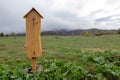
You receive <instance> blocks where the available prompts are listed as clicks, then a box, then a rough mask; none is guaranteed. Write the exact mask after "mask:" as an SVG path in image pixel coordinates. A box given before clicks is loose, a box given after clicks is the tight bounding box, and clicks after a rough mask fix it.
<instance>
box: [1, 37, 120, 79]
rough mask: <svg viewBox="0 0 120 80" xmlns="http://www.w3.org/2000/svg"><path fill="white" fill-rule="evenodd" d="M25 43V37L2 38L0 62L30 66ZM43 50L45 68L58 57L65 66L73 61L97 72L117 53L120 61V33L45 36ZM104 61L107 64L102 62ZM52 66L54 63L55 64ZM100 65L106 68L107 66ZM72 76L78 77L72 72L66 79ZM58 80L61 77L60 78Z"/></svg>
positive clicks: (40, 62)
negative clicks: (89, 35) (97, 67)
mask: <svg viewBox="0 0 120 80" xmlns="http://www.w3.org/2000/svg"><path fill="white" fill-rule="evenodd" d="M24 44H25V37H0V63H1V65H3V64H4V65H8V66H9V68H10V69H11V68H13V69H14V68H16V66H20V64H21V65H22V66H23V65H24V64H25V65H26V66H30V64H31V61H30V59H28V58H27V57H26V52H25V49H24ZM42 49H43V54H42V57H41V58H38V64H42V65H43V66H44V67H45V68H46V66H47V68H48V66H50V64H52V63H54V60H55V61H58V62H59V61H61V63H59V64H61V65H64V64H63V63H64V61H65V64H68V65H69V63H72V64H73V65H78V66H81V67H83V68H84V69H85V70H87V71H88V72H89V71H93V72H94V71H95V70H94V68H95V67H96V66H98V64H99V66H102V65H101V64H103V63H105V66H106V63H108V62H109V60H111V59H113V60H114V57H116V56H117V57H116V58H117V61H116V62H120V58H119V53H120V36H119V35H108V36H105V35H104V36H92V37H85V36H42ZM114 54H115V55H114ZM116 54H117V55H116ZM86 55H87V56H86ZM106 59H107V62H106ZM115 60H116V59H115ZM49 61H53V62H51V63H50V62H49ZM99 61H100V62H99ZM102 61H103V63H101V62H102ZM46 62H47V63H46ZM110 63H111V62H110ZM114 63H115V62H114ZM46 64H49V65H46ZM55 64H58V63H56V62H55ZM117 64H118V63H117ZM110 65H111V64H110ZM51 66H53V64H52V65H51ZM115 66H116V65H115ZM53 67H54V66H53ZM59 67H60V66H59ZM108 67H110V66H108ZM117 67H118V65H117ZM45 68H44V69H45ZM100 68H103V66H102V67H100ZM60 69H61V68H60ZM74 69H75V68H74ZM110 69H111V68H110ZM0 70H2V69H0ZM119 70H120V69H119ZM65 72H66V71H65ZM106 72H107V71H106ZM61 73H62V72H61ZM74 73H75V72H74ZM96 73H97V72H96ZM96 73H94V74H93V73H90V74H91V76H93V75H95V74H96ZM103 73H104V71H103ZM1 74H2V73H1ZM59 74H60V72H59ZM64 74H65V73H64ZM66 74H67V73H66ZM86 74H88V73H86ZM111 74H112V73H111ZM116 74H117V73H116ZM67 75H68V74H67ZM103 75H104V74H102V72H101V74H97V76H99V77H101V76H102V78H104V77H103ZM50 76H51V75H49V76H47V77H50ZM52 76H53V75H52ZM84 76H85V75H84ZM91 76H90V75H89V76H88V75H87V77H91ZM104 76H105V75H104ZM119 76H120V74H117V79H116V78H114V80H119V79H118V77H119ZM45 77H46V76H45ZM57 78H58V77H57ZM76 78H77V77H76ZM0 79H1V80H2V79H3V78H0ZM45 79H47V78H45ZM52 79H54V80H56V78H52ZM52 79H49V80H52ZM70 79H71V80H73V79H74V78H73V79H72V78H71V77H70V75H69V76H68V77H67V78H66V80H70ZM77 79H78V78H77ZM77 79H74V80H77ZM100 79H101V78H99V79H97V78H95V77H94V79H93V78H91V79H87V80H100ZM106 79H107V80H108V79H109V78H107V77H106ZM112 79H113V78H112ZM6 80H7V79H6ZM13 80H14V79H13ZM21 80H22V79H21ZM25 80H27V79H25ZM28 80H29V79H28ZM33 80H34V79H33ZM57 80H61V78H58V79H57ZM79 80H85V78H80V79H79Z"/></svg>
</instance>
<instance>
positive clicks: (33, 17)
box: [32, 17, 35, 26]
mask: <svg viewBox="0 0 120 80" xmlns="http://www.w3.org/2000/svg"><path fill="white" fill-rule="evenodd" d="M32 20H33V26H34V24H35V18H34V17H33V18H32Z"/></svg>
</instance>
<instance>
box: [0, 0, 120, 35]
mask: <svg viewBox="0 0 120 80" xmlns="http://www.w3.org/2000/svg"><path fill="white" fill-rule="evenodd" d="M32 7H34V8H36V9H37V10H38V11H39V12H40V13H41V14H42V16H43V17H44V19H43V20H42V30H43V31H44V30H56V29H89V28H98V29H118V28H120V0H0V32H4V33H10V32H25V20H24V19H23V16H24V15H25V14H26V13H27V12H28V11H29V10H30V9H31V8H32Z"/></svg>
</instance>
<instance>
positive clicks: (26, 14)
mask: <svg viewBox="0 0 120 80" xmlns="http://www.w3.org/2000/svg"><path fill="white" fill-rule="evenodd" d="M32 10H34V11H35V12H36V13H37V14H38V15H39V16H40V17H41V18H43V16H42V15H41V14H40V13H39V12H38V11H37V10H36V9H35V8H32V9H31V10H30V11H29V12H28V13H27V14H26V15H25V16H24V18H26V16H27V15H28V14H29V13H30V12H31V11H32Z"/></svg>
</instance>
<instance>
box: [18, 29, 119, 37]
mask: <svg viewBox="0 0 120 80" xmlns="http://www.w3.org/2000/svg"><path fill="white" fill-rule="evenodd" d="M85 31H86V32H93V33H94V32H96V31H100V32H103V31H104V32H105V31H117V30H101V29H96V28H92V29H76V30H66V29H61V30H53V31H42V32H41V34H42V35H65V36H70V35H81V34H82V33H83V32H85ZM16 35H18V36H24V35H25V33H18V34H16Z"/></svg>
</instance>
